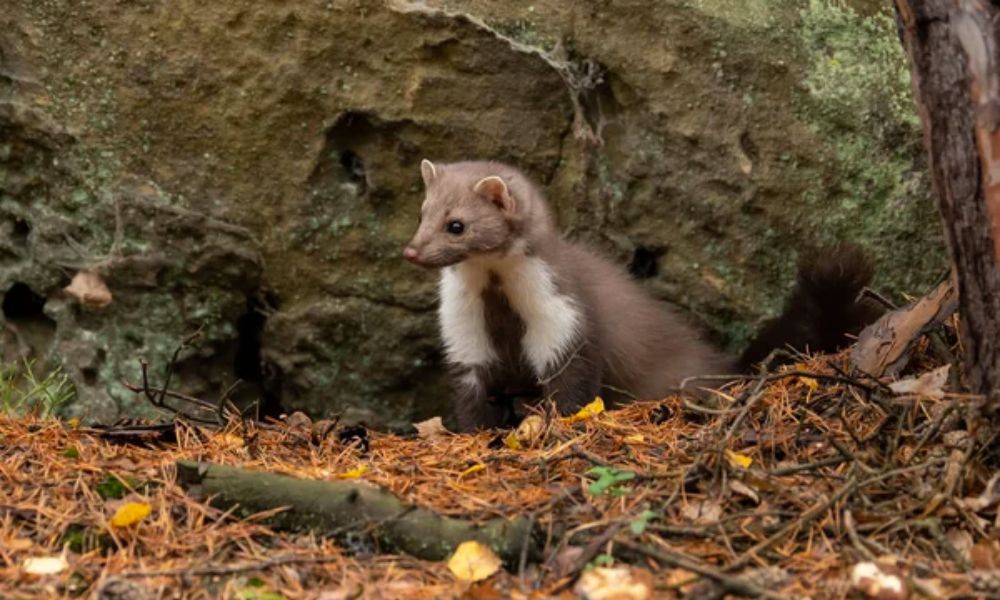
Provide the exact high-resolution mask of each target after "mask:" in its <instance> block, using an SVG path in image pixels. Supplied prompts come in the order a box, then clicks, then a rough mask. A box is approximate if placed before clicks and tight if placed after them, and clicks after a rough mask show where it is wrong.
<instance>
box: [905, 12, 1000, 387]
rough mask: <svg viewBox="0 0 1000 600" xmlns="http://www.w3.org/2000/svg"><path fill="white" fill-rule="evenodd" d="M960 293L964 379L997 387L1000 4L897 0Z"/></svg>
mask: <svg viewBox="0 0 1000 600" xmlns="http://www.w3.org/2000/svg"><path fill="white" fill-rule="evenodd" d="M895 3H896V9H897V14H898V15H899V17H900V20H901V21H902V37H903V43H904V46H905V47H906V50H907V54H908V55H909V60H910V68H911V73H912V78H913V91H914V97H915V99H916V102H917V108H918V114H919V115H920V121H921V123H922V125H923V131H924V144H925V146H926V148H927V154H928V157H929V159H930V169H931V176H932V180H933V183H934V189H935V192H936V195H937V204H938V211H939V213H940V215H941V220H942V223H943V225H944V230H945V238H946V240H947V243H948V252H949V256H950V258H951V264H952V272H953V276H954V277H955V281H956V284H957V288H958V294H959V315H960V316H961V340H962V344H963V346H964V363H965V364H964V375H965V379H966V384H967V385H968V386H969V388H970V389H971V390H972V391H973V392H975V393H979V394H983V395H985V396H987V397H989V398H990V399H993V400H995V399H996V397H997V396H998V393H1000V267H998V264H1000V262H998V261H1000V128H998V125H1000V6H997V5H995V4H993V3H991V2H989V1H988V0H895Z"/></svg>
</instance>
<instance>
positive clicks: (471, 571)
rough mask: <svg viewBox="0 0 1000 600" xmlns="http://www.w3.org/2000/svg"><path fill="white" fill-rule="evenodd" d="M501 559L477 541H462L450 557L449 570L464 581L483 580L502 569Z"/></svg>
mask: <svg viewBox="0 0 1000 600" xmlns="http://www.w3.org/2000/svg"><path fill="white" fill-rule="evenodd" d="M500 564H501V562H500V559H499V558H498V557H497V555H496V554H494V553H493V551H492V550H490V549H489V548H487V547H486V546H484V545H482V544H480V543H479V542H475V541H468V542H462V543H461V544H459V545H458V548H455V553H454V554H452V555H451V558H449V559H448V570H449V571H451V572H452V574H453V575H454V576H455V577H457V578H458V579H460V580H462V581H482V580H483V579H486V578H487V577H489V576H490V575H492V574H494V573H496V572H497V571H498V570H500Z"/></svg>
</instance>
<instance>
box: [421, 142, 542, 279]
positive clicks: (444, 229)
mask: <svg viewBox="0 0 1000 600" xmlns="http://www.w3.org/2000/svg"><path fill="white" fill-rule="evenodd" d="M420 173H421V175H423V178H424V186H425V188H426V196H425V198H424V203H423V205H422V206H421V207H420V225H419V226H418V228H417V233H416V234H415V235H414V236H413V239H412V240H410V243H409V244H407V245H406V248H405V249H403V257H404V258H406V260H408V261H410V262H412V263H415V264H418V265H421V266H424V267H447V266H449V265H454V264H457V263H460V262H462V261H463V260H465V259H467V258H469V257H472V256H476V255H483V254H490V253H503V252H505V251H507V250H508V249H509V248H510V247H511V244H512V242H513V241H514V239H515V238H516V237H517V235H518V233H519V232H520V229H521V223H522V220H523V219H522V217H523V215H524V212H523V210H522V209H525V208H527V207H526V206H519V205H520V204H522V202H521V200H522V198H518V197H516V196H518V194H517V188H516V187H512V185H511V184H512V183H514V182H515V180H518V181H517V184H516V185H517V187H520V185H521V183H520V181H519V180H520V179H523V177H520V176H519V174H518V173H517V172H516V171H514V170H513V169H511V168H510V167H505V166H504V165H500V164H497V163H489V162H465V163H454V164H447V165H441V164H437V165H435V164H434V163H432V162H430V161H429V160H424V161H423V162H421V163H420Z"/></svg>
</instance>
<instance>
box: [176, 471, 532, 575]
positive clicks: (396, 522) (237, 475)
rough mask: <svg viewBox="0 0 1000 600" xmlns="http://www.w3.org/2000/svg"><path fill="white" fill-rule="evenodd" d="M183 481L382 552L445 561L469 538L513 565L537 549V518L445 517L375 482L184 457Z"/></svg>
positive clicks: (289, 523) (228, 502) (214, 498)
mask: <svg viewBox="0 0 1000 600" xmlns="http://www.w3.org/2000/svg"><path fill="white" fill-rule="evenodd" d="M177 478H178V481H179V482H180V483H181V485H183V486H184V487H185V488H188V489H189V490H190V489H191V488H193V487H195V486H198V488H199V491H200V493H201V494H202V495H204V496H206V497H211V502H212V504H213V505H215V506H217V507H220V508H229V507H231V506H234V505H239V506H240V507H241V508H242V509H243V510H244V511H249V512H254V513H256V512H263V511H271V510H275V509H280V508H282V507H287V510H284V511H282V512H278V513H276V514H274V515H273V516H271V517H269V518H268V519H267V522H268V524H269V525H271V526H272V527H275V528H277V529H284V530H293V531H302V530H311V531H312V532H314V533H316V534H317V535H321V536H334V537H344V536H346V535H361V536H370V537H371V539H372V540H373V541H375V542H376V543H377V544H378V549H379V550H380V551H382V552H402V553H406V554H409V555H411V556H415V557H417V558H422V559H425V560H443V559H445V558H447V557H448V556H449V555H450V554H451V553H452V552H453V551H454V549H455V548H456V547H457V546H458V545H459V544H461V543H462V542H464V541H467V540H475V541H477V542H480V543H482V544H484V545H486V546H489V547H490V548H491V549H492V550H493V551H494V552H496V553H497V556H499V557H500V558H502V559H503V560H504V561H505V562H506V563H507V564H508V565H509V566H513V565H516V564H517V562H518V560H519V558H520V555H521V552H522V549H523V548H524V546H525V544H528V545H529V549H530V548H531V547H532V546H533V542H532V541H531V539H530V535H531V523H530V520H529V519H526V518H518V519H513V520H509V519H503V518H498V519H493V520H491V521H487V522H485V523H482V524H478V523H474V522H471V521H463V520H460V519H453V518H450V517H443V516H441V515H439V514H437V513H435V512H432V511H430V510H427V509H424V508H418V507H416V506H413V505H409V504H406V503H404V502H402V501H401V500H400V499H399V498H397V497H396V496H395V495H393V494H392V493H390V492H387V491H385V490H382V489H380V488H376V487H372V486H368V485H362V484H357V483H350V482H345V481H316V480H307V479H296V478H294V477H289V476H287V475H277V474H274V473H266V472H263V471H251V470H248V469H239V468H236V467H227V466H223V465H214V464H209V463H203V462H194V461H183V460H182V461H178V462H177ZM529 554H532V553H531V552H530V550H529Z"/></svg>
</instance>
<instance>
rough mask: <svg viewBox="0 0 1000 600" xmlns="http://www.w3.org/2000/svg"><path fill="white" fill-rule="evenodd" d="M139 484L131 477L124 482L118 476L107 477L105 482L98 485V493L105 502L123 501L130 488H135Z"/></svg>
mask: <svg viewBox="0 0 1000 600" xmlns="http://www.w3.org/2000/svg"><path fill="white" fill-rule="evenodd" d="M138 484H139V482H138V481H136V480H135V479H132V478H131V477H126V478H125V480H124V481H122V480H121V479H119V478H118V477H117V476H116V475H107V476H106V477H105V478H104V481H102V482H101V483H98V484H97V493H98V494H99V495H100V496H101V499H103V500H121V499H122V498H124V497H125V494H126V493H128V491H129V488H135V487H136V486H137V485H138Z"/></svg>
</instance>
